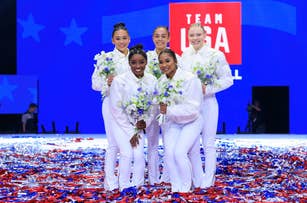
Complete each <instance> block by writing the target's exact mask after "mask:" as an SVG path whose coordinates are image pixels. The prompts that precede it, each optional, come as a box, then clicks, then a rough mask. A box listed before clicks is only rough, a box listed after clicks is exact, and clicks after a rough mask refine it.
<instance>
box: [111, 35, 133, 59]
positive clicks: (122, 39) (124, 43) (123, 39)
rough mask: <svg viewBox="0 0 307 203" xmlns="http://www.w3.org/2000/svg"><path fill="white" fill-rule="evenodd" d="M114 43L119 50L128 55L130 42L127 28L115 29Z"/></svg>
mask: <svg viewBox="0 0 307 203" xmlns="http://www.w3.org/2000/svg"><path fill="white" fill-rule="evenodd" d="M112 43H113V44H114V45H115V47H116V49H117V50H118V51H120V52H122V53H123V54H125V55H126V54H127V53H128V45H129V43H130V37H129V35H128V32H127V31H126V30H117V31H115V32H114V35H113V37H112Z"/></svg>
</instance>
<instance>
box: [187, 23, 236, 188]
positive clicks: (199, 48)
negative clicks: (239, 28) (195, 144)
mask: <svg viewBox="0 0 307 203" xmlns="http://www.w3.org/2000/svg"><path fill="white" fill-rule="evenodd" d="M205 37H206V32H205V30H204V28H203V27H202V26H201V25H200V24H198V23H196V24H192V25H191V26H190V28H189V31H188V39H189V42H190V47H189V48H188V49H186V50H185V51H184V53H183V54H182V63H183V68H184V69H186V70H188V71H191V72H196V71H197V68H196V69H195V67H197V66H199V65H203V66H204V67H205V69H206V66H207V68H209V69H210V70H208V73H209V72H210V74H209V75H210V76H209V77H212V80H211V81H210V82H205V83H203V84H202V89H203V94H204V96H203V103H202V108H201V109H202V115H203V119H204V122H203V129H202V142H203V146H204V151H205V174H204V175H203V177H202V181H201V182H202V184H201V187H202V188H207V187H210V186H212V185H214V182H215V171H216V148H215V138H216V131H217V123H218V103H217V100H216V97H215V93H217V92H219V91H222V90H224V89H226V88H228V87H230V86H231V85H233V78H232V75H231V70H230V67H229V65H228V63H227V61H226V58H225V56H224V54H223V53H222V52H221V51H218V50H215V49H212V48H210V47H208V46H207V45H206V44H205ZM208 64H209V65H208ZM209 66H210V67H209ZM212 73H213V74H212ZM196 74H197V73H196ZM211 74H212V75H211ZM193 160H194V161H195V160H198V163H197V161H196V162H195V163H193V166H194V167H197V169H195V170H196V171H198V172H197V173H198V174H199V175H196V176H198V177H201V176H200V174H201V173H202V167H201V166H202V165H201V162H200V158H197V159H196V158H195V157H194V159H193Z"/></svg>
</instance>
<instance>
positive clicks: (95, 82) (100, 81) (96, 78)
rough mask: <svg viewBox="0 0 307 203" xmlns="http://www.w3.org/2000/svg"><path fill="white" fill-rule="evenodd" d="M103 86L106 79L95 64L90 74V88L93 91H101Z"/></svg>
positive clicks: (105, 83) (105, 84)
mask: <svg viewBox="0 0 307 203" xmlns="http://www.w3.org/2000/svg"><path fill="white" fill-rule="evenodd" d="M103 86H107V80H106V78H105V77H104V76H100V74H99V69H98V67H97V66H96V65H95V69H94V72H93V74H92V89H93V90H95V91H102V89H103Z"/></svg>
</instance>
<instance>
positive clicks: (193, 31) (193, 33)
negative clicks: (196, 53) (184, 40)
mask: <svg viewBox="0 0 307 203" xmlns="http://www.w3.org/2000/svg"><path fill="white" fill-rule="evenodd" d="M205 37H206V33H205V31H204V30H203V29H202V28H201V27H199V26H193V27H190V29H189V33H188V38H189V42H190V45H192V46H193V48H194V49H195V50H199V49H200V48H202V47H203V46H204V44H205Z"/></svg>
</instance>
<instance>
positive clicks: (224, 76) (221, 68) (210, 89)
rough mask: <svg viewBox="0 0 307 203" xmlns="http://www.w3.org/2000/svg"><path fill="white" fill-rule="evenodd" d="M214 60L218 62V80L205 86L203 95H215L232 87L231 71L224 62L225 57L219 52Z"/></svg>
mask: <svg viewBox="0 0 307 203" xmlns="http://www.w3.org/2000/svg"><path fill="white" fill-rule="evenodd" d="M216 60H217V62H218V63H217V67H216V74H217V77H218V78H217V80H216V81H215V83H214V84H212V85H211V84H209V85H207V87H206V94H205V95H212V94H215V93H217V92H220V91H222V90H224V89H227V88H228V87H230V86H232V85H233V78H232V75H231V70H230V67H229V65H228V63H227V61H226V58H225V55H224V54H223V53H222V52H219V53H218V55H217V59H216Z"/></svg>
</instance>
